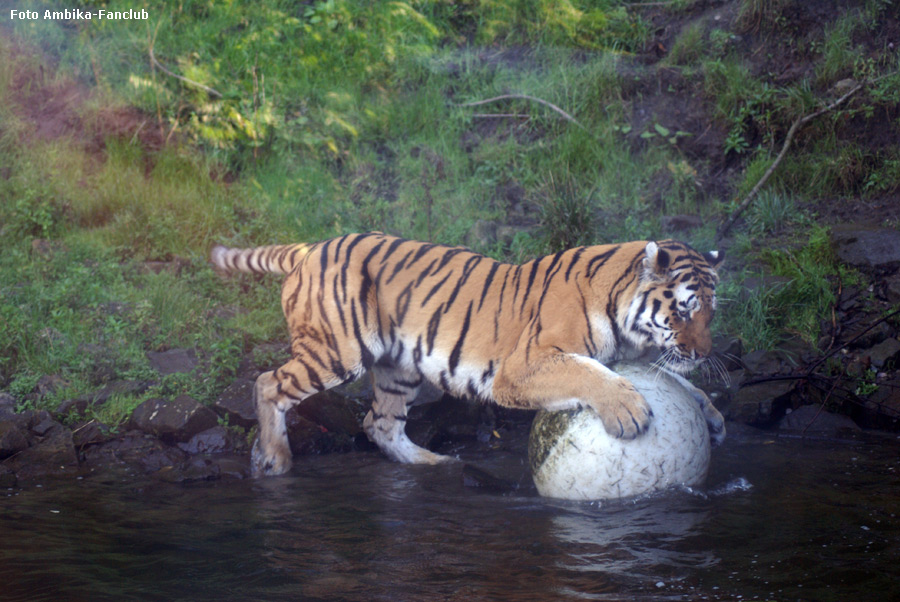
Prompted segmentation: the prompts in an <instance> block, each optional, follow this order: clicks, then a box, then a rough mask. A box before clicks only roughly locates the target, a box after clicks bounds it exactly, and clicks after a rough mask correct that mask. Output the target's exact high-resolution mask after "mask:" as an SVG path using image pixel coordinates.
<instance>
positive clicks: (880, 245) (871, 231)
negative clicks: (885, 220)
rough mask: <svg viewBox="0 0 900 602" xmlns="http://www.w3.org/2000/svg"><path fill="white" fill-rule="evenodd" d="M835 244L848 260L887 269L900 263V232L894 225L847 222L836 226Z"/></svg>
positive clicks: (835, 247) (842, 258) (834, 228)
mask: <svg viewBox="0 0 900 602" xmlns="http://www.w3.org/2000/svg"><path fill="white" fill-rule="evenodd" d="M831 243H832V246H833V247H834V250H835V252H836V253H837V256H838V258H839V259H840V260H841V261H843V262H844V263H848V264H850V265H855V266H858V267H863V268H876V269H884V268H891V267H896V266H898V265H900V231H898V230H895V229H893V228H878V227H873V226H866V225H858V224H844V225H837V226H833V227H832V229H831Z"/></svg>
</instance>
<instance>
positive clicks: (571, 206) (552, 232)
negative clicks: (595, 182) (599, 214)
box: [540, 176, 595, 253]
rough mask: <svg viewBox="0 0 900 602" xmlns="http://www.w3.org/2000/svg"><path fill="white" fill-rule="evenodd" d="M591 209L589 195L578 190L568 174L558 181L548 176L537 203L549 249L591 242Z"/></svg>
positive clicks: (592, 224) (592, 238) (592, 219)
mask: <svg viewBox="0 0 900 602" xmlns="http://www.w3.org/2000/svg"><path fill="white" fill-rule="evenodd" d="M593 211H594V210H593V207H592V203H591V195H590V194H584V193H583V192H581V191H579V190H578V189H577V187H576V185H575V183H574V182H573V181H572V179H571V178H565V179H564V180H563V181H561V182H559V181H557V180H556V179H555V178H553V177H552V176H551V177H550V178H549V180H548V182H547V185H546V193H545V197H544V200H543V203H542V204H541V207H540V216H541V222H540V223H541V228H542V229H543V232H544V237H545V238H546V244H547V249H548V251H549V252H552V253H555V252H557V251H563V250H565V249H570V248H572V247H578V246H582V245H589V244H592V243H593V242H594V236H595V226H594V221H595V220H594V213H593Z"/></svg>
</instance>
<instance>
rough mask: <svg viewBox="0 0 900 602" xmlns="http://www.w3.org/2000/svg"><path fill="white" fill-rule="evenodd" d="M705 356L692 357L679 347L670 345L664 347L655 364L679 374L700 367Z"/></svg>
mask: <svg viewBox="0 0 900 602" xmlns="http://www.w3.org/2000/svg"><path fill="white" fill-rule="evenodd" d="M705 360H706V358H705V357H690V356H688V355H685V354H684V352H683V351H682V350H680V349H679V348H678V347H668V348H666V349H663V351H662V353H660V355H659V357H658V358H657V359H656V361H654V362H653V365H655V366H658V367H660V368H664V369H666V370H671V371H672V372H677V373H679V374H688V373H690V372H692V371H693V370H694V369H696V368H697V367H699V366H700V365H701V364H702V363H703V362H704V361H705Z"/></svg>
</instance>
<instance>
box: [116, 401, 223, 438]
mask: <svg viewBox="0 0 900 602" xmlns="http://www.w3.org/2000/svg"><path fill="white" fill-rule="evenodd" d="M216 424H218V418H217V417H216V414H215V412H213V411H212V410H210V409H209V408H207V407H205V406H203V405H201V404H200V403H198V402H197V401H195V400H194V399H192V398H191V397H189V396H187V395H179V396H178V397H176V398H175V399H173V400H171V401H168V402H167V401H165V400H164V399H159V398H154V399H148V400H147V401H145V402H144V403H142V404H141V405H139V406H138V407H137V408H136V409H135V410H134V412H133V413H132V415H131V425H132V426H133V427H134V428H137V429H139V430H141V431H144V432H145V433H149V434H151V435H155V436H157V437H159V438H160V439H162V440H163V441H165V442H167V443H175V442H186V441H189V440H190V439H191V437H193V436H194V435H196V434H197V433H200V432H202V431H205V430H206V429H209V428H212V427H214V426H216Z"/></svg>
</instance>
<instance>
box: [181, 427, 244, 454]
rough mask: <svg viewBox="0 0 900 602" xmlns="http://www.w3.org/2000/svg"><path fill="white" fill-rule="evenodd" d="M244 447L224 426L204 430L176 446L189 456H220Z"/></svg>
mask: <svg viewBox="0 0 900 602" xmlns="http://www.w3.org/2000/svg"><path fill="white" fill-rule="evenodd" d="M245 447H246V441H244V440H243V439H242V438H241V437H240V436H239V435H237V434H236V433H235V432H234V431H233V430H230V429H228V428H225V427H224V426H214V427H212V428H211V429H206V430H205V431H203V432H201V433H197V434H196V435H194V436H193V437H191V439H190V441H188V442H186V443H179V444H178V448H179V449H181V450H182V451H185V452H187V453H189V454H221V453H225V452H232V451H235V450H237V449H241V448H245Z"/></svg>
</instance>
